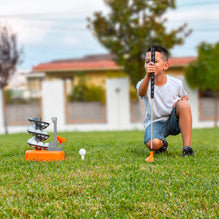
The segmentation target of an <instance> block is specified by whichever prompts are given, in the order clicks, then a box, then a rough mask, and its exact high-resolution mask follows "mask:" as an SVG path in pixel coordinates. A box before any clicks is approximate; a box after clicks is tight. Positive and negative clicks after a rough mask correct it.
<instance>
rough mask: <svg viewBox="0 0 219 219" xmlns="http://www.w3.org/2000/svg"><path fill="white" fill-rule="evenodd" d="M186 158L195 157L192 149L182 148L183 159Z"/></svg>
mask: <svg viewBox="0 0 219 219" xmlns="http://www.w3.org/2000/svg"><path fill="white" fill-rule="evenodd" d="M187 156H193V157H194V156H195V153H194V151H193V150H192V147H190V146H183V157H187Z"/></svg>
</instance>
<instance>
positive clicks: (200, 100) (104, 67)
mask: <svg viewBox="0 0 219 219" xmlns="http://www.w3.org/2000/svg"><path fill="white" fill-rule="evenodd" d="M196 59H197V58H196V57H173V58H170V59H169V63H170V67H169V69H168V70H167V72H166V73H167V74H169V75H172V76H174V77H177V78H179V79H181V80H183V81H184V85H185V86H186V89H189V90H190V93H191V94H192V95H195V97H194V98H195V100H193V103H194V101H195V103H196V105H197V106H195V108H197V109H196V110H195V111H194V113H193V114H194V115H195V116H196V117H197V115H198V118H197V123H198V121H203V122H204V123H205V122H207V123H208V122H211V121H213V120H214V114H215V112H214V109H215V104H216V103H215V100H213V96H212V95H210V97H209V92H208V93H205V92H201V91H199V90H197V89H196V90H191V89H190V88H189V87H188V85H187V83H186V81H185V78H184V69H185V67H186V66H187V65H188V64H189V63H190V62H192V61H195V60H196ZM33 72H34V73H35V74H37V73H38V72H43V73H45V80H53V79H55V78H62V79H65V80H66V84H67V92H68V93H69V92H71V89H72V86H74V85H77V84H78V83H79V82H80V80H82V79H83V80H84V81H85V82H86V84H88V85H91V84H94V85H95V86H102V87H105V81H106V79H107V78H115V77H128V76H127V74H125V73H124V72H123V68H122V66H118V65H116V63H115V62H114V61H113V56H112V55H110V54H100V55H89V56H85V57H83V58H78V59H68V60H57V61H52V62H48V63H41V64H39V65H36V66H34V67H33ZM133 89H134V88H133ZM194 93H195V94H194ZM218 117H219V116H218ZM204 123H203V124H204ZM198 126H199V125H198ZM203 126H205V125H203ZM207 126H208V125H207Z"/></svg>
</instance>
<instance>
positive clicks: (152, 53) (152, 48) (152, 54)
mask: <svg viewBox="0 0 219 219" xmlns="http://www.w3.org/2000/svg"><path fill="white" fill-rule="evenodd" d="M151 62H153V63H155V47H154V45H151ZM151 98H154V73H151Z"/></svg>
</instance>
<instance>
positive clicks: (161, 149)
mask: <svg viewBox="0 0 219 219" xmlns="http://www.w3.org/2000/svg"><path fill="white" fill-rule="evenodd" d="M167 148H168V142H167V141H165V142H164V145H163V146H162V147H161V148H160V149H159V150H157V151H155V154H162V153H166V152H168V151H167Z"/></svg>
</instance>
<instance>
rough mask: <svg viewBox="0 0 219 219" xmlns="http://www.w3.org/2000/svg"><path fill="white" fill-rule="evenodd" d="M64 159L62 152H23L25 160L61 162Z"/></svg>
mask: <svg viewBox="0 0 219 219" xmlns="http://www.w3.org/2000/svg"><path fill="white" fill-rule="evenodd" d="M64 158H65V153H64V151H45V150H28V151H26V152H25V160H32V161H59V160H60V161H61V160H64Z"/></svg>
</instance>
